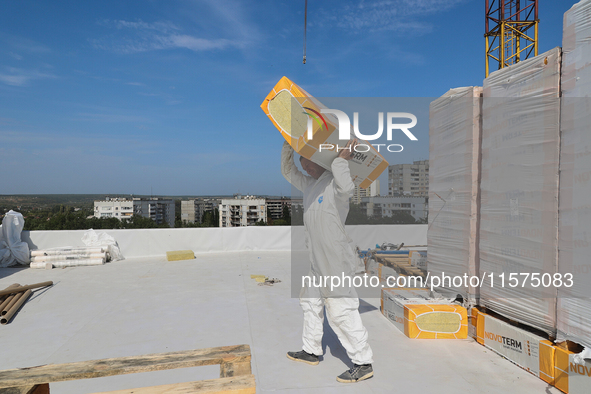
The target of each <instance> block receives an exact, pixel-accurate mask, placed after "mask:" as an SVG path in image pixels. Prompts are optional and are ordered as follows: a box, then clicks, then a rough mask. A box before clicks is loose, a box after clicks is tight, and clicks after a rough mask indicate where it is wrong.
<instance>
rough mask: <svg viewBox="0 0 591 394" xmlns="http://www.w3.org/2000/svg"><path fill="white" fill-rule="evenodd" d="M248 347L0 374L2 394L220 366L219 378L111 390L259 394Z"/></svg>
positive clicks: (36, 393) (35, 393)
mask: <svg viewBox="0 0 591 394" xmlns="http://www.w3.org/2000/svg"><path fill="white" fill-rule="evenodd" d="M250 357H251V356H250V347H249V346H248V345H236V346H223V347H215V348H208V349H198V350H188V351H181V352H170V353H158V354H148V355H144V356H131V357H118V358H109V359H103V360H93V361H82V362H77V363H68V364H49V365H42V366H38V367H31V368H21V369H9V370H4V371H0V394H49V383H52V382H63V381H66V380H79V379H90V378H100V377H106V376H114V375H124V374H130V373H140V372H151V371H162V370H166V369H177V368H189V367H198V366H202V365H216V364H219V365H220V378H219V379H211V380H201V381H198V382H187V383H177V384H169V385H164V386H152V387H144V388H139V389H132V390H121V391H111V392H110V393H113V394H123V393H127V394H129V393H134V394H156V393H175V394H182V393H240V394H250V393H253V394H254V393H255V392H256V387H255V378H254V375H252V373H251V368H250Z"/></svg>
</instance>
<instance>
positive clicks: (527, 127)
mask: <svg viewBox="0 0 591 394" xmlns="http://www.w3.org/2000/svg"><path fill="white" fill-rule="evenodd" d="M563 46H564V48H563V51H561V50H560V49H559V48H556V49H553V50H551V51H548V52H546V53H544V54H542V55H539V56H537V57H535V58H533V59H528V60H526V61H523V62H521V63H518V64H516V65H513V66H511V67H508V68H506V69H503V70H499V71H497V72H495V73H493V74H491V76H490V77H489V78H487V79H486V80H485V81H484V90H483V103H482V137H481V145H482V147H481V163H480V177H481V179H480V209H479V213H480V217H479V221H480V223H479V227H478V228H479V232H478V233H477V234H476V237H477V242H478V246H479V251H478V252H479V253H478V254H477V256H479V257H480V262H479V265H477V267H476V272H477V274H478V275H479V277H482V275H484V274H486V276H484V278H485V281H484V284H483V285H482V288H481V289H480V299H479V304H480V305H482V306H484V307H486V309H487V310H488V311H491V313H483V312H482V310H481V309H480V308H478V309H473V310H472V323H473V325H474V326H475V327H477V333H476V337H477V339H478V341H479V342H480V343H482V344H484V345H485V346H487V347H489V348H491V349H493V350H495V351H497V352H499V353H500V354H502V355H503V356H505V357H507V358H509V359H511V360H512V361H513V362H515V363H516V364H518V365H520V366H522V367H523V368H525V369H527V370H528V371H530V372H532V373H534V374H536V375H537V376H539V377H540V378H542V379H544V380H545V381H547V382H548V383H551V384H553V385H555V386H556V387H557V388H559V389H560V390H562V391H563V392H565V393H570V394H579V393H589V392H591V391H590V388H591V287H590V286H589V284H590V283H591V264H589V263H588V256H590V255H591V237H590V236H589V234H591V203H590V201H591V197H590V196H591V132H590V129H591V0H585V1H581V2H580V3H578V4H575V5H574V6H573V7H572V8H571V10H569V11H568V12H567V13H566V14H565V16H564V37H563ZM450 95H452V96H453V91H452V93H451V94H448V95H446V96H448V99H447V101H448V102H450V101H451V100H449V96H450ZM561 96H562V98H560V97H561ZM442 103H445V98H442V99H439V100H438V101H437V102H434V103H433V104H432V108H431V122H432V125H431V133H430V135H431V138H432V145H431V149H430V155H431V157H432V160H433V161H434V162H435V161H437V160H438V159H439V157H440V156H442V155H445V154H446V152H444V151H439V150H438V149H439V146H440V145H441V144H442V141H443V140H442V138H444V137H445V135H444V133H445V131H446V129H445V125H444V124H443V123H441V122H439V120H440V119H438V117H437V112H436V111H434V108H437V105H441V104H442ZM448 105H449V103H448ZM450 111H451V110H450ZM434 114H435V116H434ZM450 116H451V115H450ZM439 117H440V118H441V116H439ZM438 122H439V123H438ZM435 138H440V140H439V142H437V141H436V140H435ZM440 166H441V163H439V164H433V165H432V168H433V169H434V170H435V171H436V169H437V168H438V167H440ZM474 168H477V167H474ZM462 170H463V167H462V166H461V165H460V164H457V163H456V165H455V168H452V169H451V170H448V173H453V172H454V171H456V174H457V173H459V172H461V171H462ZM433 175H434V176H433V181H432V182H430V183H431V184H432V185H433V189H432V191H433V192H434V193H437V194H438V195H439V196H441V197H443V198H445V196H444V195H442V194H441V193H443V194H445V190H446V189H443V188H442V187H441V186H440V184H442V183H444V182H445V181H447V179H445V177H446V175H445V174H444V173H443V172H440V173H439V174H436V173H434V172H433ZM437 177H443V179H437ZM449 187H450V188H453V186H449ZM439 196H436V195H435V194H433V195H430V203H431V204H430V205H431V207H430V208H434V210H432V211H431V212H430V215H429V216H430V217H429V219H430V227H429V233H431V234H428V240H429V242H428V243H429V265H428V269H429V271H430V272H434V273H436V272H440V271H443V268H445V270H446V272H453V274H454V275H457V274H458V273H459V272H461V273H464V272H465V273H469V274H471V272H470V271H469V269H468V268H466V267H465V264H466V262H467V261H468V262H469V261H470V260H469V259H468V260H466V257H465V256H461V257H459V261H458V262H457V266H458V268H457V270H459V271H458V273H456V272H455V271H454V269H455V268H451V267H450V266H444V265H443V264H442V263H441V262H438V261H437V259H438V258H440V257H439V256H437V254H438V253H442V252H441V248H440V249H439V250H437V247H438V246H437V243H436V242H437V241H438V236H439V234H437V231H439V230H440V229H438V228H433V227H434V226H435V225H436V224H437V221H438V220H439V219H438V218H437V219H435V218H432V215H433V214H435V215H436V214H437V212H438V211H441V212H445V211H444V209H442V208H441V207H440V206H437V207H436V206H435V204H436V203H437V204H439V205H442V204H440V203H439V202H438V201H437V199H438V198H439ZM449 200H451V199H447V201H449ZM466 206H467V204H466ZM440 215H441V214H440ZM446 220H447V221H448V224H449V222H450V220H449V219H448V218H446ZM431 221H433V222H431ZM471 235H472V234H471ZM443 253H445V252H443ZM444 258H447V259H449V256H447V255H445V256H444ZM450 268H451V269H450ZM491 274H492V275H494V277H495V278H496V281H495V283H494V285H493V283H492V282H491V280H490V276H489V275H491ZM510 274H514V275H520V274H521V275H526V274H529V275H532V274H536V275H540V276H545V277H546V278H550V280H549V281H544V282H542V284H541V285H538V286H535V287H534V286H532V284H533V282H534V281H533V279H532V280H529V281H525V282H524V281H523V280H522V278H523V276H519V278H520V281H519V282H518V283H519V285H518V286H511V285H509V283H508V281H507V279H508V277H509V275H510ZM501 275H505V280H506V281H505V283H504V285H502V284H501V283H500V281H499V278H500V276H501ZM569 275H572V276H569ZM569 277H570V278H572V281H571V282H569V281H568V280H567V279H566V278H569ZM556 278H561V279H562V281H558V282H556ZM522 282H523V283H525V285H522ZM567 283H569V286H566V284H567ZM570 284H572V286H571V285H570ZM518 323H523V325H522V324H518ZM524 325H525V326H524ZM532 329H535V330H539V333H538V335H536V334H534V333H533V332H532ZM499 338H501V339H502V340H501V341H499ZM506 338H511V341H510V342H506V341H505V339H506ZM547 338H550V339H551V340H553V339H556V341H555V342H554V343H553V342H552V341H547V340H546V339H547ZM566 340H568V341H566ZM524 350H527V351H524Z"/></svg>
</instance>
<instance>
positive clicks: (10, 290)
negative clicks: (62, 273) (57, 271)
mask: <svg viewBox="0 0 591 394" xmlns="http://www.w3.org/2000/svg"><path fill="white" fill-rule="evenodd" d="M51 285H53V282H52V281H47V282H41V283H35V284H34V285H26V286H20V287H15V288H13V289H5V290H0V296H2V295H4V294H11V293H20V292H23V291H25V290H29V289H36V288H38V287H47V286H51Z"/></svg>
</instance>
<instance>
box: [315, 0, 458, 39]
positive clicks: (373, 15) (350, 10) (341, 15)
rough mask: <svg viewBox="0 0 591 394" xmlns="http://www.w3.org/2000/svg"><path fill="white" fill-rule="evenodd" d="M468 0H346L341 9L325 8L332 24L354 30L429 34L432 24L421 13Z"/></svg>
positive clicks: (431, 11) (424, 13)
mask: <svg viewBox="0 0 591 394" xmlns="http://www.w3.org/2000/svg"><path fill="white" fill-rule="evenodd" d="M465 1H466V0H382V1H363V0H362V1H360V2H358V3H357V2H356V3H354V4H352V3H345V4H344V5H343V6H341V8H340V11H339V10H337V11H336V12H335V11H334V10H331V11H330V12H329V11H327V10H322V12H321V13H322V14H323V19H324V20H325V21H326V22H328V23H330V24H331V25H336V26H337V27H340V28H343V29H347V30H350V31H353V32H358V31H360V30H369V31H380V30H391V31H405V32H412V33H413V34H426V33H430V32H431V31H432V30H433V27H432V25H431V24H429V23H426V22H421V21H418V19H420V16H422V15H427V14H434V13H438V12H444V11H447V10H449V9H451V8H453V7H455V6H456V5H458V4H460V3H462V2H465Z"/></svg>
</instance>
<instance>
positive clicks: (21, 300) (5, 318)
mask: <svg viewBox="0 0 591 394" xmlns="http://www.w3.org/2000/svg"><path fill="white" fill-rule="evenodd" d="M32 293H33V292H32V291H31V289H28V290H27V291H25V293H24V294H23V296H22V297H21V298H19V300H18V302H17V303H16V304H14V305H13V306H12V308H11V309H10V310H9V311H8V313H7V314H6V315H4V316H2V318H1V319H0V324H8V322H9V321H10V319H11V318H12V316H14V314H15V313H16V312H17V311H18V310H19V308H20V307H21V306H22V305H23V304H24V303H25V302H26V301H27V300H28V299H29V297H30V296H31V294H32Z"/></svg>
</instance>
